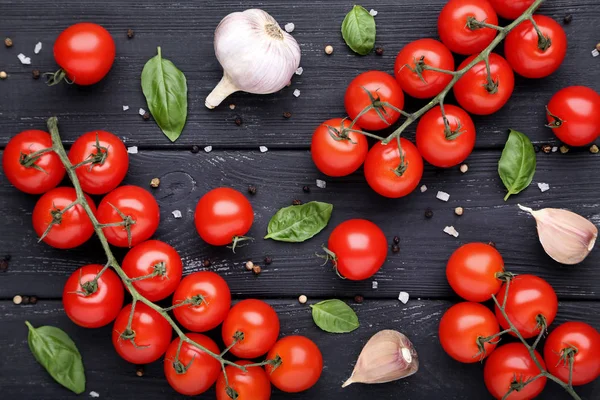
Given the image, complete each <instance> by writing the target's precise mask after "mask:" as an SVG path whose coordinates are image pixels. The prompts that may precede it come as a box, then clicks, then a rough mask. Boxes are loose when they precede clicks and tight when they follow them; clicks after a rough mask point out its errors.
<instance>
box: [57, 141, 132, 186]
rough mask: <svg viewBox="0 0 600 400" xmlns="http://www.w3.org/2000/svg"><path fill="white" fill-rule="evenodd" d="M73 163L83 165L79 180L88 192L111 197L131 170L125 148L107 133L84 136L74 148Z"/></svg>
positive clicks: (72, 150)
mask: <svg viewBox="0 0 600 400" xmlns="http://www.w3.org/2000/svg"><path fill="white" fill-rule="evenodd" d="M69 160H71V163H72V164H73V165H80V166H79V167H78V168H77V169H76V172H77V178H78V179H79V183H80V184H81V188H82V189H83V191H84V192H86V193H89V194H104V193H108V192H110V191H111V190H113V189H114V188H116V187H117V186H119V184H120V183H121V181H122V180H123V178H125V175H126V174H127V168H129V156H128V155H127V149H126V148H125V145H124V144H123V142H122V141H121V139H119V138H118V137H116V136H115V135H113V134H112V133H110V132H106V131H94V132H88V133H84V134H83V135H82V136H80V137H79V139H77V140H76V141H75V143H73V146H71V150H69Z"/></svg>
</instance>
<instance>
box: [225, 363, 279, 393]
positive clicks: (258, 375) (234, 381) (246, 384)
mask: <svg viewBox="0 0 600 400" xmlns="http://www.w3.org/2000/svg"><path fill="white" fill-rule="evenodd" d="M235 363H236V364H238V365H249V364H251V362H250V361H246V360H242V361H236V362H235ZM225 373H226V374H227V379H228V380H229V388H227V383H226V382H225V376H224V375H223V374H221V375H219V378H218V379H217V389H216V392H217V400H231V399H237V400H269V399H270V398H271V382H270V381H269V377H268V376H267V373H266V372H265V370H264V369H262V368H261V367H250V368H247V370H246V372H244V371H242V370H241V369H239V368H236V367H233V366H231V365H228V366H227V367H225ZM236 396H237V397H236Z"/></svg>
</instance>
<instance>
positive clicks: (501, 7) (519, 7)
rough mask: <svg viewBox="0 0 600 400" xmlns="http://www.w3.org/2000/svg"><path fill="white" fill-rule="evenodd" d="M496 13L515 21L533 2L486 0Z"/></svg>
mask: <svg viewBox="0 0 600 400" xmlns="http://www.w3.org/2000/svg"><path fill="white" fill-rule="evenodd" d="M488 1H489V2H490V4H491V5H492V7H494V10H496V13H498V15H499V16H501V17H502V18H506V19H511V20H512V19H517V18H519V17H520V16H521V14H523V13H524V12H525V10H527V9H528V8H529V6H531V5H532V4H533V2H534V1H535V0H488Z"/></svg>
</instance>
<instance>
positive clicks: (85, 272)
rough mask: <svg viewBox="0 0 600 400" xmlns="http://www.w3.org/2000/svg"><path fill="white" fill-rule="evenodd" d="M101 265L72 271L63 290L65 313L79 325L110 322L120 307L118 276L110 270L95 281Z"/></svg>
mask: <svg viewBox="0 0 600 400" xmlns="http://www.w3.org/2000/svg"><path fill="white" fill-rule="evenodd" d="M102 268H103V266H102V265H99V264H90V265H84V266H83V267H81V268H79V269H78V270H77V271H75V272H73V274H71V276H70V277H69V279H67V283H65V287H64V289H63V295H62V299H63V306H64V308H65V313H66V314H67V316H68V317H69V318H70V319H71V321H73V322H75V323H76V324H77V325H79V326H83V327H84V328H99V327H101V326H104V325H107V324H109V323H110V322H112V321H113V320H114V319H115V318H117V315H118V314H119V311H121V307H123V297H124V290H123V284H122V283H121V278H119V276H118V275H117V274H116V273H115V272H114V271H113V270H111V269H107V270H105V271H104V272H103V273H102V275H100V278H98V279H97V280H96V277H97V276H98V273H99V272H100V271H101V270H102Z"/></svg>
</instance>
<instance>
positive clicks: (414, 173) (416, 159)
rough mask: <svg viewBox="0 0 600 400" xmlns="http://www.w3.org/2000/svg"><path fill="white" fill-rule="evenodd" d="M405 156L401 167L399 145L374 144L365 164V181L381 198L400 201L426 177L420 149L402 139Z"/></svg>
mask: <svg viewBox="0 0 600 400" xmlns="http://www.w3.org/2000/svg"><path fill="white" fill-rule="evenodd" d="M400 145H401V146H402V153H403V154H404V162H403V163H401V159H400V151H399V150H398V146H397V145H396V141H393V142H392V143H390V144H388V145H383V144H381V143H377V144H375V145H374V146H373V147H372V148H371V150H369V154H367V159H366V160H365V166H364V170H365V178H366V179H367V183H368V184H369V186H371V189H373V190H374V191H376V192H377V193H379V194H380V195H382V196H385V197H391V198H399V197H403V196H406V195H408V194H410V193H412V191H413V190H415V189H416V187H417V186H418V185H419V182H420V181H421V177H422V176H423V158H421V154H419V151H418V150H417V147H416V146H415V145H414V144H412V143H411V142H409V141H408V140H407V139H404V138H401V139H400Z"/></svg>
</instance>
